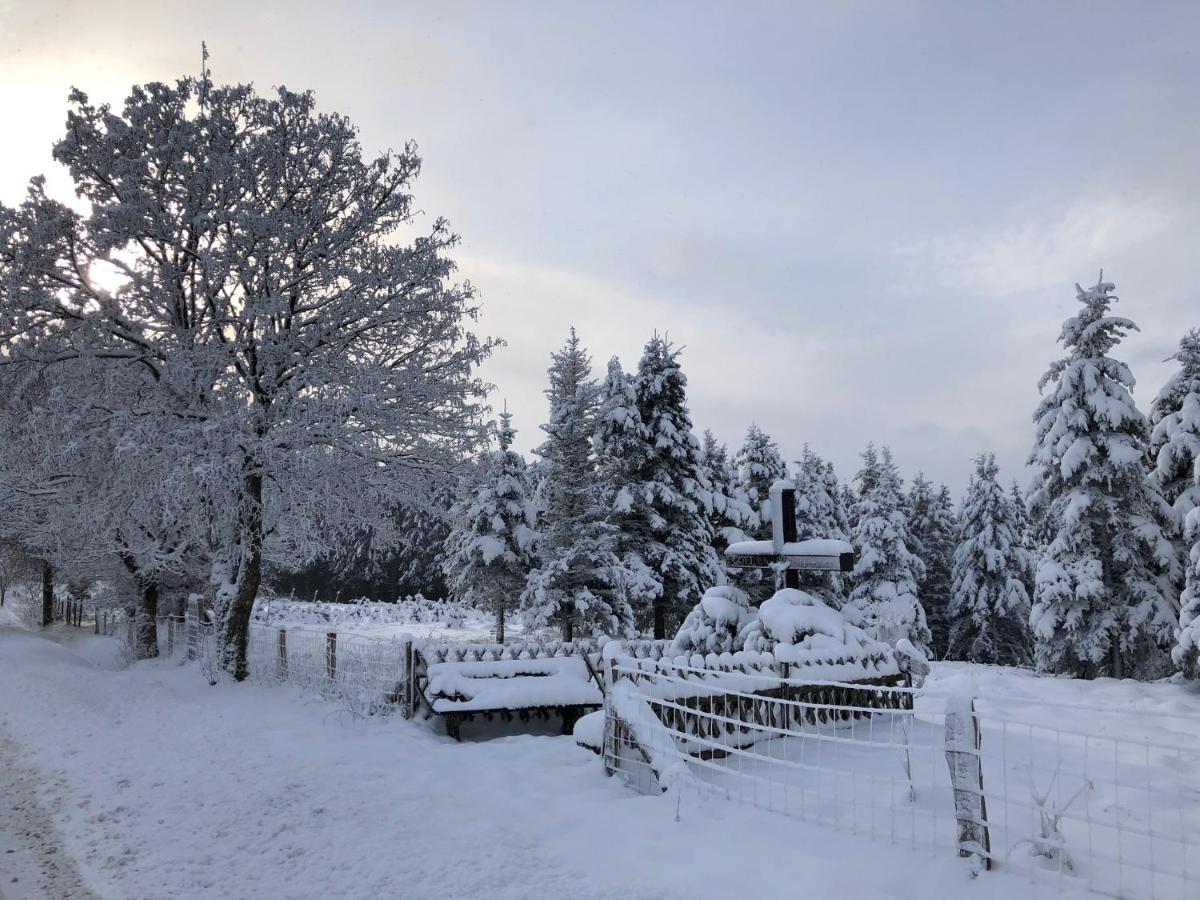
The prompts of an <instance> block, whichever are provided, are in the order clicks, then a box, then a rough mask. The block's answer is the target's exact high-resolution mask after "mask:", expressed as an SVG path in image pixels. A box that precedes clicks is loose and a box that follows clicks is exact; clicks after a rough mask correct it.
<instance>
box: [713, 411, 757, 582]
mask: <svg viewBox="0 0 1200 900" xmlns="http://www.w3.org/2000/svg"><path fill="white" fill-rule="evenodd" d="M701 455H702V461H703V466H704V473H705V475H706V476H707V478H708V483H709V490H710V491H711V493H712V517H711V518H712V525H713V549H714V550H716V551H717V554H718V556H719V557H722V558H723V556H722V555H723V554H724V552H725V548H726V547H728V546H729V545H730V544H732V543H734V542H735V541H741V540H744V539H745V529H746V528H748V527H750V525H751V523H752V522H757V517H756V515H755V513H754V511H753V510H752V509H751V508H750V502H749V498H748V497H747V496H746V491H745V489H744V488H743V487H742V485H741V482H740V481H739V480H738V477H737V473H736V472H735V471H734V468H733V465H732V463H731V462H730V461H729V451H728V450H727V449H726V447H725V445H724V444H721V443H718V442H717V439H716V438H715V437H714V436H713V433H712V432H711V431H707V430H706V431H705V432H704V440H703V444H702V450H701Z"/></svg>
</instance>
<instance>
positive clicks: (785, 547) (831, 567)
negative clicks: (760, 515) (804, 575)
mask: <svg viewBox="0 0 1200 900" xmlns="http://www.w3.org/2000/svg"><path fill="white" fill-rule="evenodd" d="M798 534H799V532H798V530H797V528H796V486H795V485H794V484H792V482H790V481H784V480H780V481H776V482H775V483H774V484H773V485H771V540H769V541H739V542H737V543H734V544H730V545H729V547H728V548H727V549H726V550H725V559H726V564H727V565H728V566H729V567H730V568H734V569H770V570H772V571H778V570H780V569H782V570H783V583H784V587H790V588H798V587H800V573H801V572H850V571H852V570H853V569H854V560H855V554H854V548H853V547H851V546H850V544H849V543H847V542H846V541H843V540H838V539H835V538H815V539H810V540H807V541H799V540H797V539H796V538H797V536H798Z"/></svg>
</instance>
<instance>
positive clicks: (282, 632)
mask: <svg viewBox="0 0 1200 900" xmlns="http://www.w3.org/2000/svg"><path fill="white" fill-rule="evenodd" d="M276 674H277V675H278V676H279V680H280V681H287V677H288V661H287V629H286V628H280V629H279V653H278V660H277V662H276Z"/></svg>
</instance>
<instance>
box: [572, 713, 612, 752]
mask: <svg viewBox="0 0 1200 900" xmlns="http://www.w3.org/2000/svg"><path fill="white" fill-rule="evenodd" d="M571 734H572V736H573V737H574V738H575V743H577V744H578V745H579V746H581V747H587V748H588V749H589V750H594V751H596V752H597V753H599V752H600V751H601V749H602V748H603V747H604V710H602V709H598V710H596V711H595V712H590V713H588V714H587V715H586V716H580V717H579V719H578V720H577V721H576V722H575V727H574V728H573V729H572V730H571Z"/></svg>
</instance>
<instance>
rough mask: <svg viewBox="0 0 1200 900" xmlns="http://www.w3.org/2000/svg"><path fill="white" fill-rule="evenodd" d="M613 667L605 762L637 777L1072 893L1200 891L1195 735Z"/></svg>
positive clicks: (1183, 894)
mask: <svg viewBox="0 0 1200 900" xmlns="http://www.w3.org/2000/svg"><path fill="white" fill-rule="evenodd" d="M608 670H609V678H610V679H615V681H614V684H615V685H620V690H617V689H616V687H613V688H611V689H610V691H609V697H608V702H607V704H606V722H605V742H604V748H603V750H604V759H605V765H606V767H607V768H608V769H609V770H610V771H617V772H621V773H623V774H626V775H627V777H629V778H630V780H631V781H634V782H635V783H637V784H638V785H639V786H640V787H643V788H645V786H646V785H647V783H649V784H650V785H651V786H659V787H662V788H664V789H665V788H666V787H669V786H672V785H674V784H686V785H689V786H696V787H697V788H698V789H699V790H701V791H703V792H706V793H713V794H717V795H720V796H724V797H728V798H730V799H733V800H737V801H740V802H745V803H750V804H753V805H756V806H760V807H764V808H766V809H770V810H774V811H777V812H780V813H784V814H786V815H790V816H794V817H797V818H801V819H805V820H808V821H811V822H814V823H817V824H820V825H824V826H828V827H832V828H837V829H841V830H845V831H849V832H852V833H857V834H863V835H869V836H873V837H875V838H882V839H885V840H889V841H892V842H896V843H902V844H910V845H912V846H914V847H917V846H924V847H927V848H933V849H934V850H942V851H945V852H962V853H963V854H964V855H970V856H973V857H974V858H975V860H976V863H977V864H978V865H980V866H982V865H987V866H988V867H989V868H1002V869H1008V870H1018V871H1022V872H1025V873H1027V874H1029V875H1030V876H1031V877H1033V878H1035V879H1036V880H1039V881H1040V880H1051V881H1052V882H1057V883H1058V884H1059V886H1060V887H1061V888H1063V889H1064V890H1065V889H1080V888H1086V889H1089V890H1092V891H1095V892H1097V893H1100V894H1104V895H1107V896H1112V897H1121V898H1132V900H1192V898H1195V897H1197V896H1200V775H1197V773H1198V772H1200V747H1195V746H1186V745H1179V746H1173V745H1170V744H1166V743H1161V742H1151V741H1142V740H1133V739H1126V738H1123V737H1114V736H1110V735H1105V734H1087V733H1082V732H1072V731H1069V730H1065V729H1060V728H1052V727H1043V726H1042V725H1039V724H1035V723H1034V721H1033V720H1031V717H1027V716H1023V715H1021V714H1017V713H1013V712H1008V711H1006V710H1005V709H1004V707H1003V706H1002V705H1001V704H998V703H997V704H993V703H991V702H989V701H987V700H980V701H978V702H975V703H974V704H972V702H971V698H970V697H969V696H968V697H967V698H965V700H964V699H962V698H950V697H947V696H934V695H922V693H921V692H920V691H917V690H914V689H912V688H907V687H902V686H889V685H870V686H863V685H861V684H856V683H851V682H813V681H804V680H800V679H789V680H787V684H786V685H776V686H775V689H772V688H771V687H769V686H768V684H767V680H766V679H767V676H768V674H770V673H766V672H763V671H757V672H741V671H729V670H691V667H680V666H678V665H675V664H672V663H670V661H669V660H668V661H666V664H662V663H660V664H656V665H655V664H648V663H647V662H646V661H645V660H640V661H635V660H630V659H627V658H626V659H622V658H620V657H617V658H615V659H612V660H609V661H608ZM774 677H775V678H776V679H777V680H778V678H779V676H778V673H777V672H776V673H774ZM615 699H621V700H622V703H623V707H622V708H618V706H619V704H617V703H615V702H614V700H615ZM864 700H865V701H867V702H864ZM647 711H652V712H653V718H654V721H653V722H649V720H647V719H646V713H647ZM1034 718H1036V717H1034ZM1049 721H1051V722H1053V721H1054V719H1053V716H1050V717H1049ZM651 726H653V727H651ZM662 773H667V780H666V781H664V779H663V777H661V776H662ZM651 774H652V775H654V776H655V777H654V778H651V777H649V776H650V775H651ZM682 774H686V776H687V777H686V778H682V777H681V775H682ZM667 781H669V782H671V784H668V783H667ZM982 877H986V876H982Z"/></svg>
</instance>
